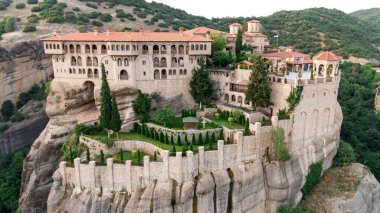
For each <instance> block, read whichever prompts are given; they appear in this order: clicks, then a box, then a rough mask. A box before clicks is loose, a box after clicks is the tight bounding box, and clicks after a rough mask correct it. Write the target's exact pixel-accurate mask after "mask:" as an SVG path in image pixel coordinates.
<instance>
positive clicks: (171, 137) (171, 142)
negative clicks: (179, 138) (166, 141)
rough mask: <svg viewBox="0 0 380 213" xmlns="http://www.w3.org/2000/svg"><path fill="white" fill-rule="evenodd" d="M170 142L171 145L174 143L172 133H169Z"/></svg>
mask: <svg viewBox="0 0 380 213" xmlns="http://www.w3.org/2000/svg"><path fill="white" fill-rule="evenodd" d="M170 144H171V145H174V137H173V133H172V134H170Z"/></svg>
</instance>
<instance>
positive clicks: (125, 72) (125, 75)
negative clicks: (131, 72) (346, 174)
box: [120, 70, 128, 80]
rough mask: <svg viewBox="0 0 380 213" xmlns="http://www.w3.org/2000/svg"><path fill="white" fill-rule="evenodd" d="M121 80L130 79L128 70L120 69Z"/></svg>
mask: <svg viewBox="0 0 380 213" xmlns="http://www.w3.org/2000/svg"><path fill="white" fill-rule="evenodd" d="M120 80H128V72H127V71H125V70H122V71H120Z"/></svg>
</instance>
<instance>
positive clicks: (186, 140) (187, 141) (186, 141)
mask: <svg viewBox="0 0 380 213" xmlns="http://www.w3.org/2000/svg"><path fill="white" fill-rule="evenodd" d="M188 145H189V139H188V138H187V134H185V146H188Z"/></svg>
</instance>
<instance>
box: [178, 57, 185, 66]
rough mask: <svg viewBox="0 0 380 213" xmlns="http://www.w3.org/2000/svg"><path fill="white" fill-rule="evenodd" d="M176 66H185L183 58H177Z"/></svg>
mask: <svg viewBox="0 0 380 213" xmlns="http://www.w3.org/2000/svg"><path fill="white" fill-rule="evenodd" d="M178 66H179V67H184V66H185V63H184V60H183V57H179V58H178Z"/></svg>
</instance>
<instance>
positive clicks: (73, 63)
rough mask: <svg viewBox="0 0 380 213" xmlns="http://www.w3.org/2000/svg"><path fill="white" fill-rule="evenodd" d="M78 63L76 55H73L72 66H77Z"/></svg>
mask: <svg viewBox="0 0 380 213" xmlns="http://www.w3.org/2000/svg"><path fill="white" fill-rule="evenodd" d="M76 65H77V59H75V57H74V56H71V66H76Z"/></svg>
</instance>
